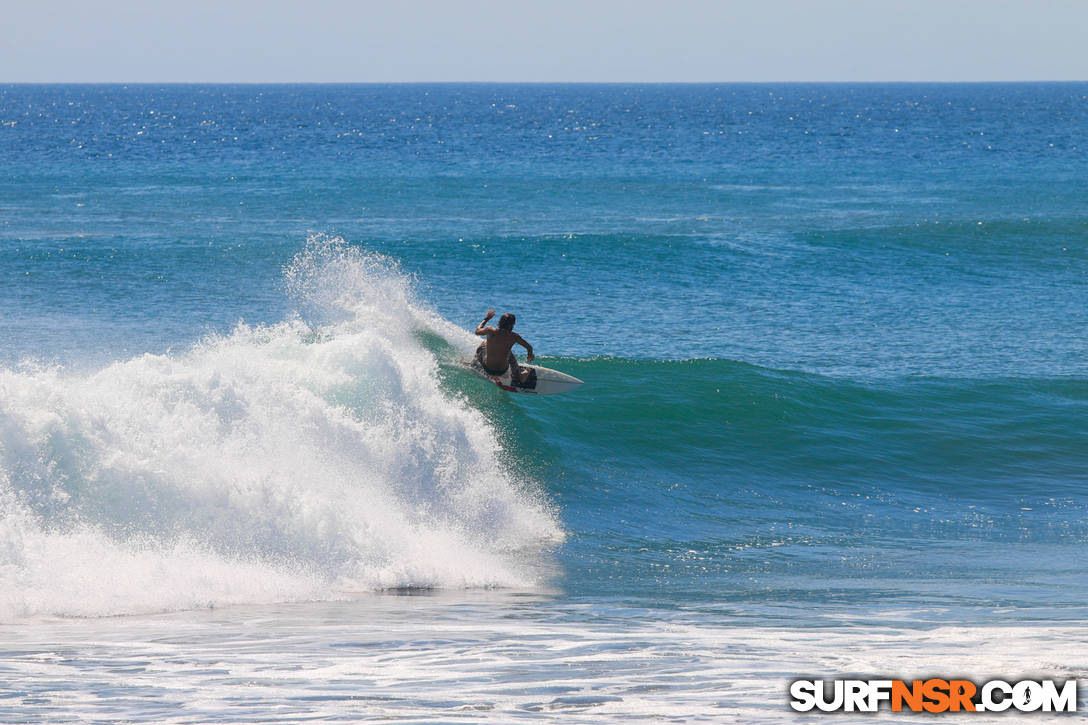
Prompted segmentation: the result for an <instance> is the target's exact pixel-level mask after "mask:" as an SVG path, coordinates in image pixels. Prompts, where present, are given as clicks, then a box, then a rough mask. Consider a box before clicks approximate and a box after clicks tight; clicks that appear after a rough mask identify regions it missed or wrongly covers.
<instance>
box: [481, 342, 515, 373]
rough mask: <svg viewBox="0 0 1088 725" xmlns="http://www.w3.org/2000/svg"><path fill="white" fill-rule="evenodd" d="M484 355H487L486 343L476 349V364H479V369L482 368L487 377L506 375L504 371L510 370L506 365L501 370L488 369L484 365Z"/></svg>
mask: <svg viewBox="0 0 1088 725" xmlns="http://www.w3.org/2000/svg"><path fill="white" fill-rule="evenodd" d="M486 353H487V343H486V342H485V343H484V344H482V345H480V346H479V347H478V348H476V362H477V363H479V364H480V367H482V368H483V369H484V372H485V373H487V374H488V375H496V376H502V375H506V371H507V370H509V369H510V366H509V365H507V366H506V367H504V368H503V369H502V370H492V369H491V368H489V367H488V366H487V364H486V363H484V355H485V354H486Z"/></svg>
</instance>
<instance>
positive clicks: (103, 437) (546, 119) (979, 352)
mask: <svg viewBox="0 0 1088 725" xmlns="http://www.w3.org/2000/svg"><path fill="white" fill-rule="evenodd" d="M0 161H2V165H0V310H2V312H3V314H2V317H0V673H2V676H0V722H5V723H8V722H12V723H15V722H72V721H80V722H118V721H123V722H132V723H142V722H148V723H150V722H156V723H158V722H171V723H194V722H201V723H204V722H208V723H231V722H299V721H347V722H353V721H362V720H374V721H381V720H393V719H396V720H407V721H411V722H485V721H486V722H497V723H500V722H501V723H509V722H522V721H538V722H539V721H553V720H562V721H563V722H571V723H580V722H587V723H588V722H594V723H597V722H645V721H656V722H739V723H759V722H783V721H787V722H821V721H824V720H826V719H827V716H826V715H824V716H820V715H812V714H809V715H802V714H799V713H794V712H792V711H791V710H790V708H789V706H788V697H787V689H788V686H789V683H790V682H791V681H792V680H795V679H797V678H802V677H811V678H839V677H850V676H864V677H884V678H892V677H895V678H903V679H908V680H909V679H913V678H924V677H929V676H965V677H968V678H970V679H973V680H975V681H983V680H986V679H990V678H1000V679H1004V680H1016V679H1024V678H1056V679H1065V678H1072V677H1079V678H1088V626H1086V625H1085V623H1084V621H1085V617H1086V615H1088V559H1086V557H1085V553H1084V552H1085V546H1086V544H1088V498H1086V496H1085V494H1086V493H1088V332H1086V329H1088V284H1086V283H1088V174H1086V173H1085V172H1086V170H1088V83H1060V84H1046V83H1032V84H887V85H884V84H841V85H839V84H767V85H761V84H738V85H646V86H639V85H577V84H576V85H561V84H554V85H552V84H543V85H539V84H536V85H534V84H526V85H502V84H499V85H490V84H464V85H458V84H437V85H426V84H405V85H267V86H261V85H172V86H151V85H133V86H123V85H41V86H37V85H6V86H0ZM489 307H494V308H496V309H497V310H498V311H499V313H503V312H514V313H516V315H517V319H518V321H517V325H516V330H517V331H518V332H519V333H521V334H522V335H523V336H524V337H525V338H526V339H527V340H529V341H530V342H531V343H532V344H533V347H534V348H535V350H536V352H537V355H538V358H539V362H540V363H541V364H543V365H545V366H548V367H552V368H556V369H558V370H561V371H564V372H568V373H570V374H573V375H576V376H577V377H579V378H581V379H582V380H584V381H585V385H584V386H583V387H582V388H580V389H579V390H577V391H574V392H571V393H568V394H564V395H559V396H552V397H539V398H537V397H532V396H524V395H517V396H513V395H510V394H507V393H505V392H503V391H501V390H498V389H497V388H495V387H494V386H492V385H491V384H489V383H488V382H486V381H484V380H481V379H479V378H477V377H475V376H474V375H473V374H472V373H471V372H469V371H467V370H465V369H464V367H463V365H462V363H463V361H464V360H465V359H466V358H467V357H468V356H469V355H470V354H471V352H472V350H473V349H474V346H475V344H476V342H477V338H475V337H474V336H473V334H472V330H473V329H474V328H475V326H476V324H477V323H478V322H479V321H480V319H481V318H482V316H483V313H484V311H485V310H486V309H488V308H489ZM1086 698H1088V689H1086V690H1085V691H1084V692H1083V693H1082V695H1081V709H1082V710H1083V709H1084V708H1085V707H1086V706H1088V705H1086V703H1088V699H1086ZM889 715H891V714H890V713H885V714H884V716H881V717H876V718H873V717H870V716H864V715H853V716H850V720H851V722H869V721H879V722H886V721H888V720H889V719H890V718H889V717H888V716H889ZM991 718H992V719H993V720H994V721H997V722H1007V721H1008V718H1007V717H1001V716H989V717H987V716H985V715H983V716H978V715H976V716H972V717H971V718H970V721H971V722H978V723H982V722H987V721H988V720H989V719H991ZM941 719H942V722H944V721H946V720H948V721H952V720H954V719H955V718H949V717H948V716H945V717H942V718H941ZM1033 719H1038V720H1045V719H1046V718H1045V717H1041V716H1038V715H1036V716H1034V717H1033Z"/></svg>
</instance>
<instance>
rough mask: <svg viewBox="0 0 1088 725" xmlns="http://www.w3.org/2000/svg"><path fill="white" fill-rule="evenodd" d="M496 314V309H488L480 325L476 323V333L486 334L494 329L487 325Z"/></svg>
mask: <svg viewBox="0 0 1088 725" xmlns="http://www.w3.org/2000/svg"><path fill="white" fill-rule="evenodd" d="M494 316H495V310H488V311H487V314H486V315H484V321H483V322H481V323H480V324H479V325H476V334H477V335H486V334H488V331H491V332H493V331H494V330H492V329H491V328H490V327H487V323H488V321H489V320H490V319H491V318H492V317H494Z"/></svg>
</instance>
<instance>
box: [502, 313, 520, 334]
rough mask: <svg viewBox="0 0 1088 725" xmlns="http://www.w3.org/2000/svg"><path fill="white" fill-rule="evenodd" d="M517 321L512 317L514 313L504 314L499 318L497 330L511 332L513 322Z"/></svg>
mask: <svg viewBox="0 0 1088 725" xmlns="http://www.w3.org/2000/svg"><path fill="white" fill-rule="evenodd" d="M517 319H518V318H516V317H514V313H512V312H507V313H506V314H504V315H503V316H502V317H500V318H499V329H500V330H513V329H514V322H516V321H517Z"/></svg>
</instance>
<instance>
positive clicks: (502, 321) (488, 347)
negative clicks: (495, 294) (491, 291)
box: [476, 310, 533, 382]
mask: <svg viewBox="0 0 1088 725" xmlns="http://www.w3.org/2000/svg"><path fill="white" fill-rule="evenodd" d="M494 316H495V310H488V311H487V314H486V315H484V321H483V322H481V323H480V324H479V325H477V326H476V334H477V335H479V336H481V337H484V338H487V339H486V340H484V341H483V343H481V344H480V347H478V348H476V359H477V360H478V361H479V362H480V365H481V366H482V367H483V369H484V372H486V373H487V374H488V375H502V374H504V373H505V372H506V370H507V368H509V369H510V371H511V375H510V379H511V380H513V379H514V375H517V376H518V377H517V379H518V380H520V381H522V382H524V381H525V379H526V378H528V377H529V371H528V370H526V369H525V368H523V367H521V366H520V365H518V359H517V358H516V357H514V352H513V349H512V348H513V347H514V345H521V346H522V347H524V348H525V349H526V350H528V353H527V354H526V355H525V359H526V361H528V362H532V361H533V346H532V345H530V344H529V343H527V342H525V340H524V339H523V338H522V336H521V335H519V334H517V333H516V332H514V322H515V321H516V320H517V318H516V317H514V315H512V314H511V313H509V312H507V313H506V314H504V315H503V316H502V317H500V318H499V326H498V327H487V323H488V321H489V320H490V319H491V318H492V317H494Z"/></svg>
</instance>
